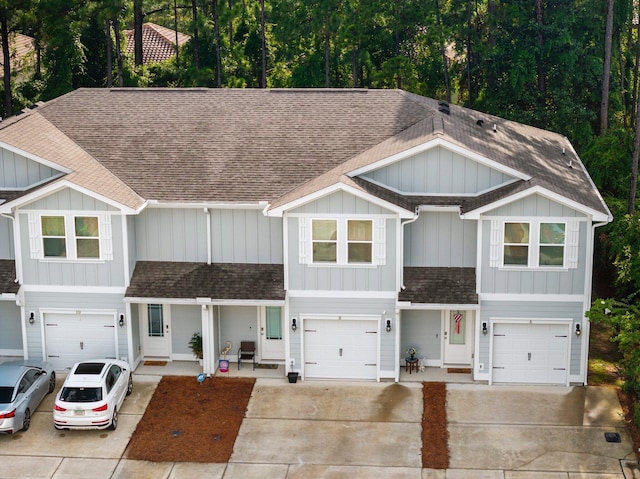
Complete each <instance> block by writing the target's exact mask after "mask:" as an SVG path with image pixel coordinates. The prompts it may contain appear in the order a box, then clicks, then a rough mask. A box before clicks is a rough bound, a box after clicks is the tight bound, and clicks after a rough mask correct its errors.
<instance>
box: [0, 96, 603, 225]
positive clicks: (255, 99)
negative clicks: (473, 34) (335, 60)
mask: <svg viewBox="0 0 640 479" xmlns="http://www.w3.org/2000/svg"><path fill="white" fill-rule="evenodd" d="M448 110H449V113H448V114H447V113H444V112H441V111H439V103H438V102H437V101H436V100H431V99H428V98H424V97H421V96H418V95H413V94H410V93H406V92H403V91H400V90H353V89H349V90H338V89H287V90H267V89H260V90H258V89H254V90H251V89H204V88H194V89H161V88H159V89H133V88H131V89H127V88H125V89H110V90H109V89H79V90H76V91H74V92H71V93H69V94H67V95H64V96H62V97H60V98H58V99H56V100H53V101H51V102H48V103H46V104H44V105H43V106H40V107H38V108H37V109H36V111H35V112H32V113H29V114H28V115H30V116H33V117H38V116H40V117H42V119H44V120H46V122H45V124H44V127H43V131H45V133H46V132H47V131H48V130H49V129H51V128H54V129H55V130H56V131H58V138H59V140H60V141H59V142H55V141H53V142H52V141H48V140H43V138H41V137H42V133H41V128H40V127H39V126H36V127H34V128H27V127H26V126H27V125H28V123H27V122H24V123H23V122H22V121H14V122H10V124H9V125H7V126H4V127H3V125H2V124H0V141H2V140H3V138H5V137H8V136H19V137H20V138H21V142H20V144H21V145H22V147H23V148H24V149H26V150H27V151H29V150H30V149H34V148H35V146H33V147H32V146H31V144H32V143H33V144H34V145H36V146H38V149H39V151H40V153H38V154H39V155H40V156H43V157H44V158H49V159H52V158H51V157H53V158H57V159H58V161H63V160H64V158H65V157H66V156H67V155H68V152H67V149H69V150H70V151H71V152H76V154H78V156H79V157H80V156H82V157H86V158H89V159H91V160H92V161H89V162H87V165H91V168H90V169H93V171H96V170H95V168H96V166H95V165H94V163H96V162H97V163H99V164H100V165H101V166H102V167H103V170H102V171H105V172H108V173H110V174H111V175H113V176H112V179H110V180H109V181H108V182H106V184H105V183H104V182H102V183H99V184H94V186H95V187H102V191H104V190H105V189H108V188H105V187H106V186H107V185H111V183H112V182H113V184H115V180H116V179H117V180H118V181H119V182H120V183H119V185H120V187H121V188H122V187H123V185H126V187H128V188H129V190H128V191H129V194H132V195H133V197H132V198H131V199H130V200H129V201H128V202H127V204H131V202H133V203H135V202H136V201H137V200H140V201H141V199H144V200H157V201H166V202H204V203H216V202H222V203H258V202H270V205H271V206H270V207H271V208H275V207H278V206H281V205H285V204H287V203H289V202H291V201H294V200H296V199H299V198H302V197H303V196H304V195H307V194H310V193H314V192H317V191H319V190H322V189H323V188H325V187H327V186H331V185H335V184H338V183H343V184H348V185H350V186H353V187H354V188H357V189H360V190H363V191H364V190H365V188H369V189H371V187H370V186H366V185H365V184H364V183H362V182H358V181H357V180H354V179H352V178H351V177H350V176H349V175H350V174H351V173H352V172H354V171H356V170H358V169H360V168H365V167H371V165H374V164H375V163H376V162H378V161H380V160H382V159H384V158H387V157H389V156H390V155H394V154H398V153H401V152H403V151H406V150H407V149H409V148H412V147H415V146H418V145H421V144H423V143H425V142H427V141H430V140H437V139H443V140H446V141H447V142H449V143H451V144H453V145H457V146H460V147H463V148H466V149H468V150H471V151H473V152H476V154H478V155H481V156H484V157H486V158H488V159H489V160H491V161H494V162H496V163H498V164H502V165H504V166H505V167H506V168H511V169H513V170H516V171H519V172H522V174H524V175H528V176H530V177H531V179H530V180H528V181H521V182H520V183H519V185H518V188H523V189H526V188H530V187H531V186H535V185H539V186H542V187H544V188H547V189H549V190H550V191H552V192H555V193H557V194H559V195H561V196H564V197H567V198H569V199H571V200H575V201H577V202H578V203H581V204H584V205H586V206H588V207H590V208H592V209H594V210H596V211H598V212H601V213H604V214H607V215H608V214H609V212H608V209H607V208H606V206H605V204H604V202H603V201H602V198H601V197H600V194H599V193H598V192H597V190H596V189H595V187H594V186H593V184H592V182H591V180H590V178H589V177H588V175H587V174H586V171H585V170H584V167H583V166H582V163H581V162H580V159H579V158H578V157H577V155H576V154H575V152H574V151H573V149H572V147H571V145H570V144H569V142H568V140H567V139H566V138H565V137H563V136H561V135H558V134H555V133H552V132H548V131H544V130H540V129H537V128H533V127H529V126H526V125H521V124H519V123H516V122H511V121H507V120H503V119H500V118H497V117H493V116H490V115H486V114H484V113H479V112H477V111H473V110H469V109H465V108H462V107H457V106H455V105H450V106H449V109H448ZM479 120H482V121H479ZM30 121H34V122H35V123H37V124H39V123H40V122H38V121H36V120H30ZM3 123H4V122H3ZM494 124H495V125H496V128H495V131H494V129H493V125H494ZM12 130H19V131H17V132H13V131H12ZM74 144H75V145H74ZM80 152H81V153H82V154H79V153H80ZM93 160H95V161H93ZM54 161H55V160H54ZM569 164H571V165H572V167H569V166H568V165H569ZM74 165H75V166H73V168H74V170H75V171H76V174H77V175H80V172H81V171H82V170H84V169H85V168H86V165H85V164H82V162H80V163H78V162H75V163H74ZM76 168H77V170H76ZM70 176H71V175H67V178H69V177H70ZM85 181H86V184H87V185H89V184H92V183H91V182H90V181H88V180H87V179H85ZM134 192H135V193H134ZM116 193H117V194H118V195H119V197H121V196H122V195H125V191H124V190H114V194H116ZM492 194H494V195H496V194H503V195H504V194H510V193H509V190H507V189H501V190H500V191H499V192H492ZM125 196H126V195H125ZM136 196H137V197H136ZM490 197H491V196H484V197H482V198H477V199H476V201H475V202H472V201H469V202H468V205H469V206H468V207H471V206H473V207H477V205H481V204H486V200H487V199H488V198H490ZM428 198H429V197H425V200H426V199H428ZM413 200H415V198H414V199H413ZM413 200H412V201H413ZM123 201H124V200H123ZM403 201H404V200H403Z"/></svg>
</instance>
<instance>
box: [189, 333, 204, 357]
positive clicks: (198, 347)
mask: <svg viewBox="0 0 640 479" xmlns="http://www.w3.org/2000/svg"><path fill="white" fill-rule="evenodd" d="M189 349H191V352H192V353H193V355H194V356H195V357H196V358H198V359H202V335H201V334H200V333H193V335H192V336H191V339H189Z"/></svg>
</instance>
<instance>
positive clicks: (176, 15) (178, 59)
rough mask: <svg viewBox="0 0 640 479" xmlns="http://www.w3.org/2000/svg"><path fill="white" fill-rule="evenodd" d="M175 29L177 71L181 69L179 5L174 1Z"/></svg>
mask: <svg viewBox="0 0 640 479" xmlns="http://www.w3.org/2000/svg"><path fill="white" fill-rule="evenodd" d="M173 29H174V30H175V32H176V69H178V68H179V67H180V57H179V56H178V50H180V48H179V45H178V3H177V0H173Z"/></svg>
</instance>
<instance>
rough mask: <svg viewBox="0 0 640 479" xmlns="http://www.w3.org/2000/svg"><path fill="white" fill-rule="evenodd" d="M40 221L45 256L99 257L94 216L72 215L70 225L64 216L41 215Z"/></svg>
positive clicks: (98, 242)
mask: <svg viewBox="0 0 640 479" xmlns="http://www.w3.org/2000/svg"><path fill="white" fill-rule="evenodd" d="M41 222H42V246H43V251H44V257H45V258H78V259H84V258H91V259H97V258H100V239H99V238H100V234H99V227H98V218H97V217H96V216H74V217H73V223H72V225H68V224H67V223H68V221H67V218H66V217H64V216H42V217H41ZM69 226H71V227H70V228H69Z"/></svg>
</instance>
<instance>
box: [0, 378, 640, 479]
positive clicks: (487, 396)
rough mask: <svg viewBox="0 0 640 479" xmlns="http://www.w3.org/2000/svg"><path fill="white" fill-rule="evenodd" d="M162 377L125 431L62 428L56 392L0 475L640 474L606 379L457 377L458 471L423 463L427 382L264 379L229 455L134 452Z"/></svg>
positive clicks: (9, 447)
mask: <svg viewBox="0 0 640 479" xmlns="http://www.w3.org/2000/svg"><path fill="white" fill-rule="evenodd" d="M159 379H160V378H159V377H154V376H151V377H149V376H146V377H143V376H135V377H134V393H133V394H132V395H131V396H130V397H129V398H127V400H126V401H125V403H124V406H123V408H122V411H121V413H120V418H119V419H120V422H119V424H118V429H117V430H116V431H56V430H55V429H54V428H53V425H52V418H51V409H52V406H53V397H54V396H53V395H51V396H49V397H48V398H47V399H46V400H45V401H44V402H43V404H42V405H41V406H40V408H39V409H38V411H37V412H36V413H35V414H34V415H33V421H32V425H31V429H30V430H29V431H27V432H26V433H18V434H15V435H13V436H0V479H25V478H38V479H80V478H83V479H84V478H91V479H124V478H136V479H146V478H148V479H157V478H163V479H167V478H168V479H178V478H181V479H186V478H202V477H209V478H213V479H240V478H241V479H251V478H254V477H255V478H260V479H264V478H273V479H298V478H305V479H309V478H312V479H313V478H331V479H341V478H345V479H346V478H349V479H353V478H366V479H377V478H383V477H384V478H408V479H412V478H415V479H427V478H436V479H464V478H473V479H482V478H488V479H493V478H496V479H498V478H499V479H529V478H531V479H533V478H542V479H556V478H558V479H559V478H563V479H575V478H589V479H595V478H605V479H614V478H620V479H622V478H625V477H626V478H631V477H640V471H638V469H637V468H635V466H633V464H635V458H634V455H633V451H632V445H631V440H630V437H629V435H628V432H627V430H626V427H625V425H624V421H623V418H622V411H621V409H620V405H619V403H618V400H617V396H616V394H615V391H614V390H613V389H607V388H596V387H589V388H582V387H579V388H562V387H544V386H542V387H504V386H491V387H489V386H484V385H477V384H466V385H463V384H451V383H450V384H448V385H447V389H448V396H447V414H448V418H449V435H450V440H449V449H450V469H448V470H447V471H442V470H427V469H421V457H420V454H421V418H422V409H423V408H422V387H421V383H401V384H394V383H356V382H317V381H308V382H298V383H297V384H289V383H288V382H287V381H286V379H258V380H257V382H256V385H255V387H254V390H253V394H252V398H251V400H250V402H249V407H248V410H247V416H246V418H245V420H244V421H243V424H242V427H241V428H240V433H239V435H238V438H237V440H236V443H235V447H234V451H233V455H232V457H231V460H230V462H229V464H193V463H150V462H145V461H131V460H127V459H123V458H122V456H123V454H124V451H125V448H126V446H127V444H128V442H129V439H130V437H131V434H132V433H133V431H134V430H135V427H136V425H137V423H138V421H139V420H140V418H141V417H142V414H143V413H144V410H145V408H146V406H147V404H148V402H149V400H150V398H151V396H152V394H153V392H154V391H155V388H156V385H157V382H158V380H159ZM59 383H60V384H61V380H59ZM60 384H59V385H60ZM605 432H617V433H618V434H620V440H621V442H619V443H610V442H607V441H606V440H605V438H604V433H605ZM623 470H624V471H626V476H625V473H624V472H623ZM634 474H635V475H634Z"/></svg>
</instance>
